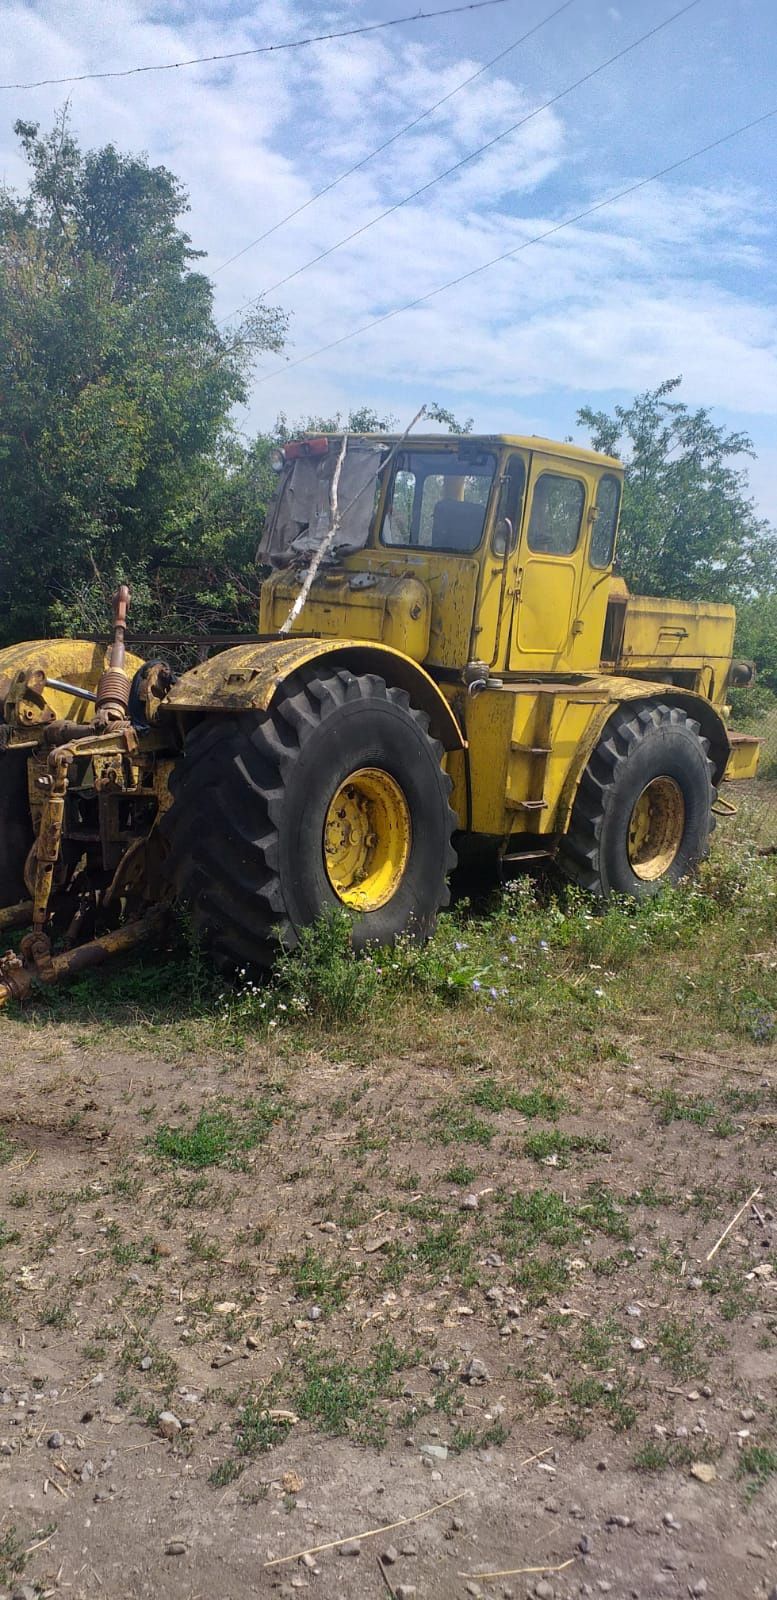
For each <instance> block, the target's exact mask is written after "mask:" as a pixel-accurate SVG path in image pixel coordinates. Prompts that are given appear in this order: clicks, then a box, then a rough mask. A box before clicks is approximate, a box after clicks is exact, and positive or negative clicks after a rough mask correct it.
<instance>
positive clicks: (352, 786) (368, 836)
mask: <svg viewBox="0 0 777 1600" xmlns="http://www.w3.org/2000/svg"><path fill="white" fill-rule="evenodd" d="M412 836H413V835H412V826H411V822H410V810H409V808H408V804H407V800H406V799H405V796H404V794H403V793H402V790H401V789H400V787H399V784H398V783H397V782H396V781H395V780H394V778H392V777H390V776H389V774H388V773H387V772H383V771H381V769H380V767H360V768H359V770H358V772H352V773H351V775H350V777H348V778H346V780H345V782H344V783H341V785H340V787H339V789H338V790H337V793H336V794H334V795H333V796H332V799H331V801H330V803H329V809H328V811H327V814H326V819H325V821H324V865H325V867H326V871H327V877H328V878H329V882H330V883H331V885H332V888H333V889H334V892H335V894H336V895H337V897H338V899H339V900H342V902H343V905H345V906H350V907H351V908H352V909H353V910H354V911H377V909H378V907H379V906H384V905H385V904H386V902H387V901H388V900H390V899H391V897H392V895H394V894H396V891H397V889H398V888H399V884H400V882H401V879H402V876H403V874H404V871H405V868H406V866H407V860H408V856H409V855H410V844H411V840H412Z"/></svg>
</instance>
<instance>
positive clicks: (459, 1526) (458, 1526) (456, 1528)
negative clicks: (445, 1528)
mask: <svg viewBox="0 0 777 1600" xmlns="http://www.w3.org/2000/svg"><path fill="white" fill-rule="evenodd" d="M451 1528H452V1530H453V1532H454V1533H461V1532H462V1531H463V1529H464V1523H463V1522H462V1519H461V1517H451Z"/></svg>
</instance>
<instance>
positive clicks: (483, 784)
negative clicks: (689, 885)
mask: <svg viewBox="0 0 777 1600" xmlns="http://www.w3.org/2000/svg"><path fill="white" fill-rule="evenodd" d="M276 465H277V469H278V474H279V477H278V492H277V495H276V497H275V501H274V505H273V508H272V511H271V514H270V516H269V518H268V523H267V528H266V532H265V535H264V541H263V559H264V561H265V562H266V564H267V566H268V567H269V568H270V569H271V571H270V576H269V577H268V578H267V579H266V580H265V582H264V584H263V586H262V593H261V613H260V632H259V634H258V636H257V637H256V639H254V640H252V641H245V642H240V643H237V644H236V645H235V646H234V647H232V648H229V649H225V650H223V651H222V652H221V653H220V654H218V655H214V656H212V657H210V658H209V659H206V660H204V661H202V662H201V663H200V664H199V665H197V666H195V667H193V668H191V669H190V670H189V671H187V672H184V673H183V674H182V675H181V676H180V677H178V678H176V677H175V676H174V674H173V673H172V672H171V670H170V669H169V668H168V667H167V666H165V664H164V663H160V662H156V661H155V662H145V663H144V662H143V661H141V660H139V659H138V658H137V657H132V656H129V655H128V654H127V652H126V646H125V633H126V626H127V605H128V602H129V592H128V591H127V590H126V589H124V588H122V589H121V590H120V591H119V594H118V595H117V597H116V602H115V615H114V637H113V644H112V645H111V647H110V649H109V650H108V651H107V652H106V651H105V650H104V648H103V647H101V646H98V645H92V644H86V643H78V642H77V641H72V640H41V641H38V642H37V643H32V644H22V645H17V646H14V647H12V648H10V649H8V650H5V651H2V652H0V703H2V710H3V721H2V724H0V740H1V743H2V749H1V751H0V904H1V905H2V907H3V909H2V910H0V925H2V926H5V927H6V928H8V927H14V926H15V927H20V926H26V927H27V928H28V932H27V933H26V934H25V936H24V937H23V939H22V941H21V945H20V949H19V951H18V952H15V953H11V954H9V955H7V956H6V957H4V958H3V959H2V961H1V962H0V1003H1V1002H2V1001H3V1000H7V999H8V998H9V997H11V996H16V997H22V996H24V995H25V994H26V993H27V992H28V991H29V989H30V987H31V985H32V983H33V981H34V980H39V981H44V982H47V981H48V982H50V981H52V980H53V979H55V978H57V977H60V976H62V975H64V974H65V973H68V972H73V971H78V970H81V969H82V968H84V967H86V966H89V965H92V964H94V963H96V962H99V961H102V960H104V959H105V958H106V956H108V955H109V954H111V953H112V952H113V951H116V950H121V949H127V948H129V947H130V946H132V945H136V944H138V943H141V942H142V941H144V940H146V939H148V938H150V937H151V936H152V934H153V933H154V931H155V929H156V928H157V926H158V924H159V921H160V919H161V918H162V917H163V915H164V914H165V911H166V909H167V908H168V907H169V905H170V904H171V903H172V901H173V900H176V899H177V900H179V901H181V902H183V903H184V904H186V905H187V906H188V907H189V909H190V914H191V917H192V919H193V922H194V925H195V927H196V929H197V930H198V932H199V934H200V935H201V937H202V939H203V941H204V943H205V944H206V946H207V947H208V949H209V950H210V952H211V955H212V958H213V960H214V962H215V963H216V964H217V965H219V966H220V967H222V968H225V969H230V968H231V969H234V968H235V967H243V966H246V967H247V966H250V967H253V968H257V967H263V966H267V965H269V964H270V963H271V962H272V960H273V956H274V953H275V952H276V951H277V949H278V946H279V944H280V945H286V946H290V945H293V944H294V942H295V940H296V939H297V937H298V935H299V932H300V929H302V928H303V927H304V926H305V925H306V924H308V923H310V922H312V921H313V920H314V919H315V918H316V917H317V916H319V915H320V914H321V913H322V912H325V911H326V910H327V908H330V907H338V906H340V907H343V906H344V907H346V908H347V909H348V910H349V911H350V912H352V913H353V914H354V942H355V944H356V945H357V946H359V947H363V946H365V945H367V944H371V943H376V944H386V943H389V942H390V941H391V940H393V939H394V938H395V937H396V936H397V935H398V934H400V933H408V934H409V935H411V936H413V937H417V938H421V939H423V938H426V937H428V935H429V934H430V933H431V931H432V929H433V927H434V924H435V919H436V917H437V914H438V911H439V909H440V907H441V906H444V905H445V904H446V902H447V898H448V878H449V875H450V873H451V870H452V869H453V867H454V865H455V863H456V859H457V856H458V858H459V860H460V861H463V862H469V863H470V864H471V865H472V866H473V867H474V869H475V870H476V871H478V870H482V871H485V870H486V869H487V866H488V863H489V862H491V863H493V862H508V863H520V862H522V861H537V860H538V859H540V858H547V859H549V860H550V859H553V860H555V861H556V862H557V863H558V865H559V867H560V868H561V869H562V870H563V872H564V873H565V874H566V875H567V877H569V878H571V879H573V880H574V881H575V882H577V883H579V884H581V885H583V886H584V887H585V888H586V889H588V890H590V891H591V892H592V893H593V894H595V895H598V896H606V895H608V894H611V893H613V892H617V893H619V894H625V895H632V896H636V897H642V896H645V895H648V894H652V893H654V892H655V891H656V890H658V889H659V888H660V886H661V885H662V884H665V883H675V882H677V881H678V880H679V879H680V878H682V877H683V876H684V875H686V874H687V873H689V872H690V871H692V869H693V868H694V866H695V864H696V863H697V862H698V861H699V860H700V859H701V858H703V857H704V855H705V853H706V851H707V848H708V839H709V834H710V830H711V827H712V826H713V817H714V813H715V810H716V809H718V808H719V806H720V804H721V803H720V802H717V789H718V786H719V785H720V783H721V782H722V781H723V779H724V778H745V777H752V776H753V775H754V773H755V770H756V767H757V762H758V741H757V740H754V739H752V738H748V737H746V736H744V735H739V734H734V733H732V732H731V731H730V729H729V728H728V727H727V722H726V716H727V707H726V700H727V695H728V691H729V687H730V686H731V685H732V684H738V683H745V682H748V681H749V678H750V676H751V672H750V668H749V667H748V666H747V664H745V663H734V662H733V661H732V650H733V640H734V611H733V609H732V607H731V606H727V605H717V604H690V603H687V602H683V601H679V600H665V599H652V598H646V597H644V596H638V595H631V594H629V592H628V590H627V588H626V586H625V584H624V583H623V582H622V581H621V580H620V579H619V578H617V577H615V576H614V575H613V562H614V556H615V546H616V534H617V526H618V516H619V509H620V502H621V493H622V479H623V469H622V465H621V464H620V463H619V462H618V461H617V460H614V459H612V458H610V457H607V456H602V455H597V454H594V453H593V452H591V451H588V450H584V449H578V448H576V447H574V446H571V445H568V444H564V445H561V444H554V443H552V442H550V441H549V440H545V439H540V438H533V437H532V438H515V437H510V436H507V435H496V436H488V437H484V436H478V437H473V436H469V435H468V436H458V437H454V436H451V437H447V436H445V437H441V436H440V435H431V436H429V435H427V436H421V437H414V438H413V439H412V440H411V439H409V438H408V436H407V435H403V436H402V437H401V438H395V439H391V438H386V437H385V436H382V435H381V436H371V435H354V436H350V437H349V436H346V435H337V436H335V435H321V436H313V435H311V436H308V437H305V438H302V439H298V440H295V441H293V442H291V443H290V444H288V445H286V447H285V448H284V449H283V450H282V451H280V452H279V453H278V457H277V462H276Z"/></svg>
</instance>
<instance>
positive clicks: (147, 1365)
mask: <svg viewBox="0 0 777 1600" xmlns="http://www.w3.org/2000/svg"><path fill="white" fill-rule="evenodd" d="M138 1366H139V1367H140V1370H141V1372H149V1371H150V1369H151V1357H150V1356H144V1357H143V1359H142V1361H139V1362H138Z"/></svg>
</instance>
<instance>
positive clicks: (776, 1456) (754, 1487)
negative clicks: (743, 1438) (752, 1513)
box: [737, 1444, 777, 1500]
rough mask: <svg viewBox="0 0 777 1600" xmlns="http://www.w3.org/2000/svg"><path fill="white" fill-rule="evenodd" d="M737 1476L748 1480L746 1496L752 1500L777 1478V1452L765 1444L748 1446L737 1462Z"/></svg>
mask: <svg viewBox="0 0 777 1600" xmlns="http://www.w3.org/2000/svg"><path fill="white" fill-rule="evenodd" d="M737 1476H738V1477H740V1478H746V1479H747V1483H746V1486H745V1487H746V1494H747V1498H748V1499H749V1500H751V1499H752V1498H753V1495H755V1494H757V1493H758V1491H759V1489H763V1488H765V1486H766V1484H767V1483H768V1482H769V1480H770V1479H771V1478H773V1477H775V1476H777V1450H772V1449H770V1447H769V1446H768V1445H763V1444H748V1445H746V1446H745V1448H744V1450H742V1452H741V1453H740V1456H739V1461H738V1462H737Z"/></svg>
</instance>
